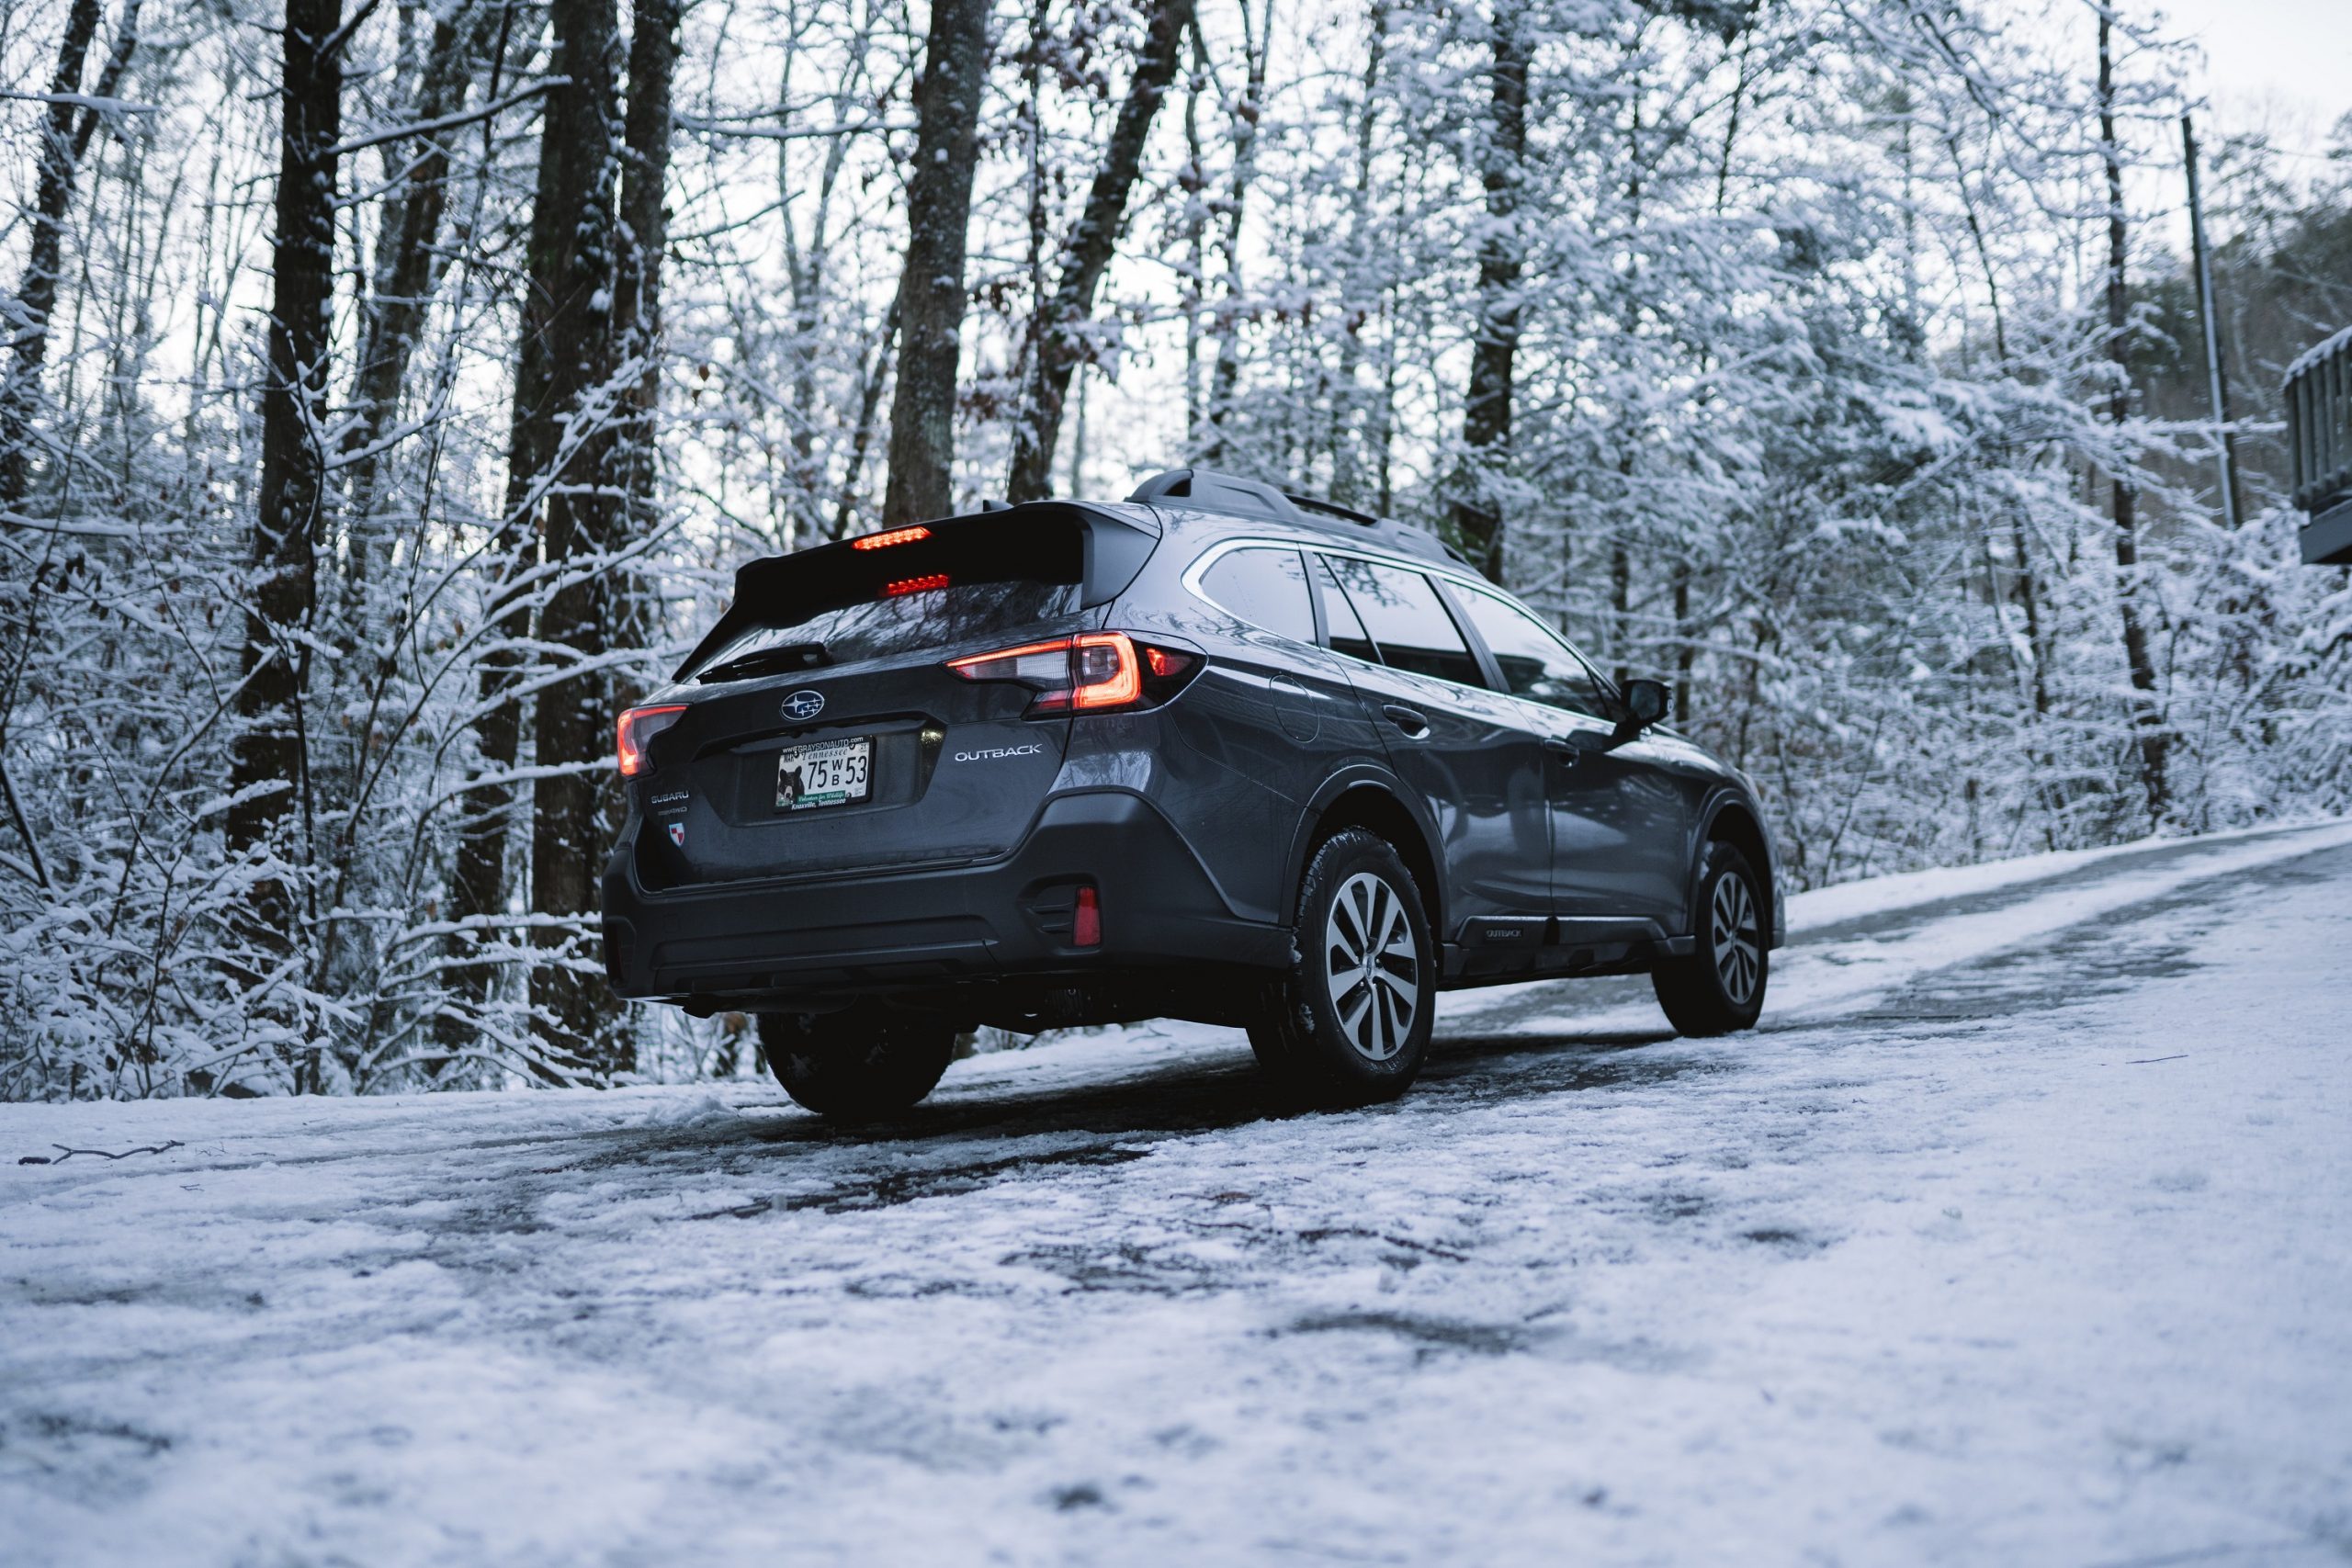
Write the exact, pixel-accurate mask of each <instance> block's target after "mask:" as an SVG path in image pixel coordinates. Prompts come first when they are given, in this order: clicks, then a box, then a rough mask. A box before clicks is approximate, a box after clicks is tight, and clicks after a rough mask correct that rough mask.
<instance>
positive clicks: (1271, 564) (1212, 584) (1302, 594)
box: [1201, 549, 1315, 642]
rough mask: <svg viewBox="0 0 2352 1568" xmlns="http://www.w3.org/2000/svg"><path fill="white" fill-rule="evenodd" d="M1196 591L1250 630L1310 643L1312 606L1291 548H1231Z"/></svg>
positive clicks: (1206, 575)
mask: <svg viewBox="0 0 2352 1568" xmlns="http://www.w3.org/2000/svg"><path fill="white" fill-rule="evenodd" d="M1201 592H1204V593H1206V594H1207V595H1208V596H1209V598H1210V599H1211V600H1212V601H1213V602H1214V603H1216V604H1217V606H1218V607H1219V608H1221V609H1225V610H1227V611H1230V612H1231V613H1232V614H1234V615H1238V616H1240V617H1241V618H1242V619H1243V620H1245V621H1247V622H1249V623H1250V625H1251V626H1260V627H1262V628H1264V629H1265V630H1267V631H1270V632H1278V633H1280V634H1281V635H1282V636H1283V637H1292V638H1295V640H1297V641H1299V642H1313V641H1314V640H1315V606H1314V605H1313V604H1310V603H1308V601H1307V597H1306V567H1304V566H1303V565H1301V564H1300V562H1299V558H1298V552H1297V551H1296V550H1265V549H1253V550H1235V551H1234V552H1233V553H1232V554H1230V555H1227V556H1225V557H1223V558H1220V559H1219V560H1218V561H1217V563H1216V565H1215V566H1213V567H1211V568H1209V570H1207V572H1206V573H1204V575H1203V576H1202V578H1201Z"/></svg>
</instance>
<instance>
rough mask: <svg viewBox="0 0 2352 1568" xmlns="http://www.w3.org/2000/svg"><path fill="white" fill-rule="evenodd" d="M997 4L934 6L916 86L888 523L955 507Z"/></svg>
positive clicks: (941, 2)
mask: <svg viewBox="0 0 2352 1568" xmlns="http://www.w3.org/2000/svg"><path fill="white" fill-rule="evenodd" d="M988 73H989V0H933V4H932V7H931V42H930V45H929V48H928V51H927V52H926V53H925V55H924V57H923V71H922V81H920V82H919V83H917V84H916V85H915V118H916V122H917V125H918V130H917V131H916V133H915V170H914V175H913V177H912V178H910V180H908V182H907V259H906V265H905V268H904V270H902V271H901V272H900V273H899V304H898V310H899V385H898V390H897V391H896V392H895V393H894V394H893V395H892V397H891V399H890V479H889V486H888V491H886V492H885V495H884V498H883V502H882V525H883V526H884V527H886V528H896V527H899V526H901V525H905V524H908V523H914V522H918V521H920V520H922V519H923V518H925V517H941V516H944V515H945V514H946V513H948V512H949V511H950V510H951V508H952V505H953V502H952V500H951V497H950V493H949V488H950V487H949V479H950V473H949V469H950V465H952V464H953V463H954V461H955V457H956V361H957V357H958V351H959V349H960V348H961V345H962V344H961V340H962V333H963V329H964V242H965V231H966V230H967V227H968V226H969V223H970V220H971V213H972V170H973V167H974V165H975V164H976V163H977V162H978V159H977V158H976V157H975V156H974V144H975V142H976V141H977V140H978V132H979V123H980V96H981V94H982V93H983V92H984V91H985V90H986V88H987V85H988Z"/></svg>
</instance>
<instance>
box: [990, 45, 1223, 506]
mask: <svg viewBox="0 0 2352 1568" xmlns="http://www.w3.org/2000/svg"><path fill="white" fill-rule="evenodd" d="M1192 20H1193V0H1157V4H1155V5H1154V6H1153V7H1152V11H1151V17H1150V20H1149V22H1148V24H1147V26H1146V30H1145V33H1144V42H1143V49H1142V51H1141V52H1140V53H1139V54H1138V55H1137V56H1136V69H1135V75H1134V77H1133V78H1132V79H1131V80H1130V81H1129V82H1128V84H1127V96H1126V101H1125V102H1124V103H1122V104H1121V105H1120V106H1119V118H1118V119H1117V121H1116V122H1115V123H1114V125H1113V127H1112V130H1111V141H1110V145H1109V146H1107V147H1106V148H1104V149H1103V166H1102V168H1101V169H1100V170H1098V171H1097V172H1096V174H1095V176H1094V184H1093V186H1092V188H1091V189H1090V190H1089V191H1088V192H1087V195H1086V208H1085V210H1084V211H1083V212H1082V213H1081V214H1080V217H1079V220H1078V226H1077V227H1076V228H1075V229H1073V230H1072V231H1070V236H1069V243H1066V244H1065V245H1064V246H1063V247H1062V265H1061V277H1060V280H1059V282H1058V283H1057V285H1056V286H1055V288H1054V297H1053V300H1052V302H1051V303H1050V304H1049V305H1048V306H1047V308H1046V312H1045V316H1044V319H1043V320H1039V321H1032V322H1031V323H1030V328H1029V335H1030V338H1031V340H1032V342H1033V343H1034V344H1035V353H1034V355H1032V357H1031V362H1030V371H1029V385H1028V387H1027V389H1025V392H1024V395H1023V399H1022V408H1021V412H1020V416H1019V420H1018V423H1016V424H1015V425H1014V426H1013V431H1012V472H1011V474H1010V475H1009V476H1008V477H1007V479H1006V481H1005V493H1006V495H1007V496H1008V497H1009V498H1010V499H1011V500H1012V501H1014V502H1023V501H1037V500H1041V499H1043V498H1044V497H1045V496H1046V495H1048V494H1050V493H1051V492H1052V489H1053V464H1054V447H1055V446H1056V445H1057V444H1058V442H1059V441H1060V439H1061V426H1062V400H1063V399H1064V398H1066V397H1068V396H1069V378H1070V372H1071V371H1072V370H1073V369H1075V368H1076V367H1077V366H1078V362H1079V360H1080V358H1082V357H1084V355H1085V352H1086V351H1085V344H1084V332H1085V326H1086V322H1087V319H1088V318H1089V317H1090V316H1091V315H1092V314H1093V313H1094V290H1095V288H1097V287H1098V286H1099V285H1100V284H1101V283H1102V281H1103V269H1104V268H1105V267H1107V266H1109V265H1111V253H1112V250H1113V248H1114V246H1115V245H1116V243H1118V238H1119V227H1120V224H1121V223H1122V222H1123V221H1125V217H1126V210H1127V195H1128V193H1129V192H1130V191H1131V190H1133V189H1134V187H1135V183H1136V174H1137V173H1138V172H1139V171H1140V170H1141V168H1142V166H1143V144H1144V140H1145V138H1146V137H1148V135H1149V134H1150V132H1151V119H1152V116H1153V115H1155V114H1157V113H1158V112H1159V100H1160V99H1161V98H1162V97H1164V96H1167V92H1168V84H1169V83H1170V81H1172V80H1173V79H1174V77H1175V75H1176V54H1177V51H1178V50H1179V49H1181V48H1182V46H1183V40H1184V29H1185V28H1187V27H1189V26H1190V25H1191V24H1192Z"/></svg>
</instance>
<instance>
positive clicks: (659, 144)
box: [612, 0, 679, 647]
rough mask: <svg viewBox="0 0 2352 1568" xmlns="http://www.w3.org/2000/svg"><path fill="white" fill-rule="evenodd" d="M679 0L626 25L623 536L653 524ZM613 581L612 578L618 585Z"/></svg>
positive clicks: (628, 612)
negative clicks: (631, 371) (629, 371)
mask: <svg viewBox="0 0 2352 1568" xmlns="http://www.w3.org/2000/svg"><path fill="white" fill-rule="evenodd" d="M678 15H679V0H636V4H635V6H634V14H633V16H632V17H631V21H630V33H629V46H628V48H629V53H628V114H627V117H626V118H625V119H624V121H623V124H622V131H621V141H622V156H623V163H622V165H621V226H622V230H623V233H622V240H621V246H620V253H619V255H618V256H617V258H616V262H615V276H616V278H617V285H616V288H615V289H614V292H613V299H614V305H613V342H614V344H615V348H616V354H617V355H618V356H619V359H620V361H621V363H623V364H625V365H633V366H635V367H636V369H637V373H636V375H635V376H634V377H633V378H631V379H630V380H629V381H628V385H627V387H626V388H625V389H623V392H622V404H623V410H624V413H625V416H626V417H625V419H624V421H623V423H622V424H621V426H620V428H619V429H618V431H617V432H616V447H617V450H616V459H617V462H616V467H617V469H618V472H619V474H620V479H621V488H622V491H623V493H624V495H625V496H626V498H627V503H628V532H627V535H626V537H628V538H630V539H636V538H642V537H644V536H646V535H647V534H649V533H650V532H651V531H652V529H653V527H654V525H655V516H654V508H655V493H654V492H655V485H656V481H657V480H658V479H659V478H660V463H659V460H658V459H659V457H660V454H661V446H660V441H659V438H658V432H657V429H656V423H655V415H656V414H657V413H658V412H659V411H660V407H661V401H662V254H663V253H664V252H665V251H667V250H668V249H669V245H670V210H669V208H668V206H667V204H666V201H665V197H667V195H668V191H669V183H670V118H671V110H670V100H671V91H670V86H671V78H672V77H673V74H674V73H675V72H676V69H677V63H678ZM616 581H619V580H616ZM643 604H644V600H643V596H642V595H641V594H639V593H637V592H625V593H623V594H621V595H620V597H619V599H618V600H617V601H616V604H615V606H614V607H615V609H616V612H617V614H616V616H615V618H614V620H613V623H612V624H613V626H614V627H615V635H616V636H626V637H627V638H628V642H627V643H626V644H625V646H629V647H636V646H639V645H640V644H642V643H643V642H644V641H646V640H647V639H649V638H650V636H651V635H652V623H651V620H650V617H649V616H648V615H646V614H645V612H644V609H643Z"/></svg>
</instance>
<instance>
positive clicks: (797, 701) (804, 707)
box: [784, 691, 825, 722]
mask: <svg viewBox="0 0 2352 1568" xmlns="http://www.w3.org/2000/svg"><path fill="white" fill-rule="evenodd" d="M824 711H825V694H824V693H822V692H810V691H798V692H795V693H793V694H792V695H790V696H788V697H786V698H785V699H784V716H785V717H786V718H789V719H797V720H801V721H804V722H805V721H807V720H809V719H812V718H814V717H816V716H818V715H819V714H820V713H822V712H824Z"/></svg>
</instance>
